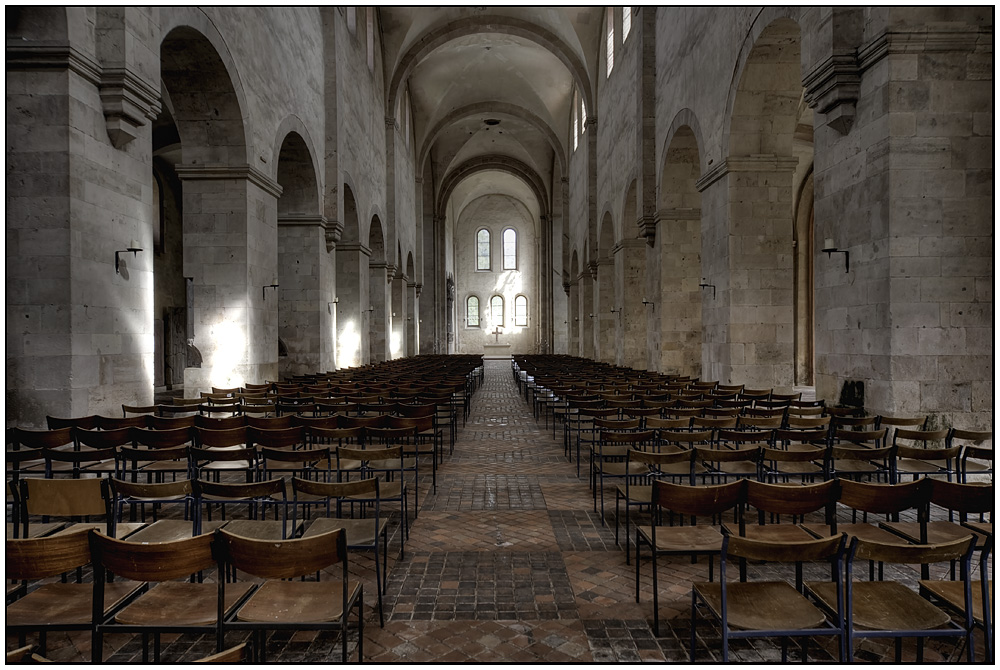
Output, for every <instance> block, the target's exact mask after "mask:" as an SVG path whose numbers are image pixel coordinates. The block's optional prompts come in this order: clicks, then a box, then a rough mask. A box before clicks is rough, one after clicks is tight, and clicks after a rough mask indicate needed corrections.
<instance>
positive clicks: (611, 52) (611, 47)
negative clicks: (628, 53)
mask: <svg viewBox="0 0 1000 670" xmlns="http://www.w3.org/2000/svg"><path fill="white" fill-rule="evenodd" d="M607 17H608V28H607V31H608V32H607V47H608V76H609V77H610V76H611V70H613V69H614V67H615V8H614V7H608V10H607Z"/></svg>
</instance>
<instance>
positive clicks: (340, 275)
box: [336, 243, 371, 368]
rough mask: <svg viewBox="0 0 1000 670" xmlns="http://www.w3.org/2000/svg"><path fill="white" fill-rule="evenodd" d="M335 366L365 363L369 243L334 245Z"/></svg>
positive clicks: (368, 316)
mask: <svg viewBox="0 0 1000 670" xmlns="http://www.w3.org/2000/svg"><path fill="white" fill-rule="evenodd" d="M336 254H337V296H336V297H337V305H336V310H337V367H338V368H351V367H358V366H361V365H366V364H367V363H368V362H369V361H370V358H369V355H370V348H369V346H368V334H369V323H370V316H371V313H370V312H369V311H368V306H369V299H368V294H369V292H370V291H369V282H368V258H369V256H371V251H370V250H369V249H368V247H366V246H364V245H362V244H358V243H354V244H345V243H339V244H338V245H337V251H336Z"/></svg>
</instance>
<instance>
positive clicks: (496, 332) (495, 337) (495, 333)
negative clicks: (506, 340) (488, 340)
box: [493, 326, 500, 343]
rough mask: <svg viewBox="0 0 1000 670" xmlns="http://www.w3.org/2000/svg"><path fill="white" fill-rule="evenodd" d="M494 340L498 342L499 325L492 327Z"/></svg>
mask: <svg viewBox="0 0 1000 670" xmlns="http://www.w3.org/2000/svg"><path fill="white" fill-rule="evenodd" d="M493 336H494V342H497V343H499V342H500V326H497V327H496V328H494V329H493Z"/></svg>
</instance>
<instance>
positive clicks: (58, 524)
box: [5, 480, 66, 540]
mask: <svg viewBox="0 0 1000 670" xmlns="http://www.w3.org/2000/svg"><path fill="white" fill-rule="evenodd" d="M5 488H6V489H7V505H8V506H10V514H9V515H8V517H7V518H8V519H10V521H8V522H7V539H8V540H16V539H18V538H21V537H43V536H45V535H51V534H52V533H54V532H56V531H57V530H61V529H62V528H64V527H65V526H66V522H64V521H50V522H48V523H34V524H32V525H31V528H30V532H29V534H28V535H27V536H25V535H24V533H23V532H22V530H23V529H22V528H21V501H20V500H19V495H20V492H19V488H20V485H19V484H18V483H17V481H16V480H10V481H8V482H7V484H6V486H5Z"/></svg>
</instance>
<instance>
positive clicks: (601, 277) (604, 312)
mask: <svg viewBox="0 0 1000 670" xmlns="http://www.w3.org/2000/svg"><path fill="white" fill-rule="evenodd" d="M594 293H595V294H596V296H597V299H596V300H595V301H594V315H595V316H596V317H597V318H596V319H594V327H595V328H596V329H597V349H596V351H595V356H596V358H597V360H599V361H601V362H602V363H614V362H615V355H616V352H615V339H616V337H617V334H616V330H617V328H618V312H617V311H615V312H612V311H611V310H613V309H614V310H617V309H618V307H617V303H616V302H615V262H614V260H613V259H612V258H611V257H610V256H609V257H608V258H602V259H601V260H599V261H597V287H596V290H595V291H594Z"/></svg>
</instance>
